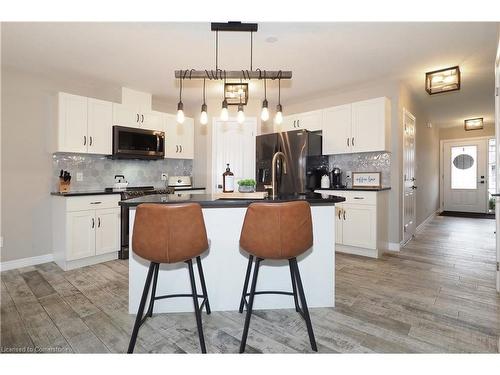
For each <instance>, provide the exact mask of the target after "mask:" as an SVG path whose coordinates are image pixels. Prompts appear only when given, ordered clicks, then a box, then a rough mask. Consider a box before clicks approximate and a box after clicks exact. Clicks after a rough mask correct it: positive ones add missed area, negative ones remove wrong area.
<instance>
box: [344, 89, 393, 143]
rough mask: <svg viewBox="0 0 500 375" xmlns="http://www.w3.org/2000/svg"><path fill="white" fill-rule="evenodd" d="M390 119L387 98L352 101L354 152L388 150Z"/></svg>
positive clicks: (352, 140) (352, 141)
mask: <svg viewBox="0 0 500 375" xmlns="http://www.w3.org/2000/svg"><path fill="white" fill-rule="evenodd" d="M390 119H391V113H390V102H389V99H387V98H384V97H382V98H375V99H370V100H364V101H361V102H356V103H353V104H352V130H351V132H352V133H351V145H352V148H353V150H354V152H372V151H390V149H391V144H390V138H389V136H390V134H391V129H390V123H391V121H390Z"/></svg>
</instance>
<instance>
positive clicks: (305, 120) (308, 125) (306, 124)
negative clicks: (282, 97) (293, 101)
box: [275, 111, 323, 132]
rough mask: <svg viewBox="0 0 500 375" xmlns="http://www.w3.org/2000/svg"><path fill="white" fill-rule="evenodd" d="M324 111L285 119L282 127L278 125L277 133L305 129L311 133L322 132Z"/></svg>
mask: <svg viewBox="0 0 500 375" xmlns="http://www.w3.org/2000/svg"><path fill="white" fill-rule="evenodd" d="M322 120H323V119H322V111H311V112H304V113H297V114H294V115H289V116H285V117H283V122H282V123H281V125H276V127H275V131H276V132H287V131H290V130H300V129H305V130H309V131H318V130H322Z"/></svg>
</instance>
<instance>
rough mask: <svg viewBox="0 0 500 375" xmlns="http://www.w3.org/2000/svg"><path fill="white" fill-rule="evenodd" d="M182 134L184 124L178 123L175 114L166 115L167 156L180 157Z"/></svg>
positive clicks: (167, 157)
mask: <svg viewBox="0 0 500 375" xmlns="http://www.w3.org/2000/svg"><path fill="white" fill-rule="evenodd" d="M184 122H185V121H184ZM180 134H182V124H178V123H177V119H176V118H175V116H174V115H170V114H166V116H165V158H166V159H180V158H181V156H180V154H179V152H180V148H179V143H180V136H179V135H180Z"/></svg>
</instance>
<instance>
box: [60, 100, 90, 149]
mask: <svg viewBox="0 0 500 375" xmlns="http://www.w3.org/2000/svg"><path fill="white" fill-rule="evenodd" d="M58 112H59V113H58V117H59V119H58V129H57V130H58V131H57V134H58V136H57V150H56V151H58V152H87V145H88V141H89V139H88V136H87V98H86V97H84V96H78V95H72V94H66V93H59V95H58Z"/></svg>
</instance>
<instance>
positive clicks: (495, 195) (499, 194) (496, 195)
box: [491, 193, 500, 197]
mask: <svg viewBox="0 0 500 375" xmlns="http://www.w3.org/2000/svg"><path fill="white" fill-rule="evenodd" d="M491 196H492V197H500V193H495V194H491Z"/></svg>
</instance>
